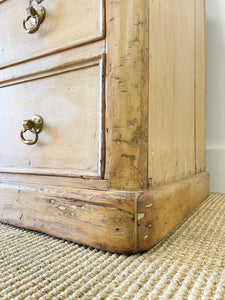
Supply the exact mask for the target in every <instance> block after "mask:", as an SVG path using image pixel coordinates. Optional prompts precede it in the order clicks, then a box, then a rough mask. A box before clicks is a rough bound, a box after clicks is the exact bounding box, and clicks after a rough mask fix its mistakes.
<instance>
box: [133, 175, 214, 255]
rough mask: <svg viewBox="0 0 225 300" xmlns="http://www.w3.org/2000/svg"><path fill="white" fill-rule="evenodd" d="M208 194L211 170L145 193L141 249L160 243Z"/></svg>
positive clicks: (140, 212) (140, 223)
mask: <svg viewBox="0 0 225 300" xmlns="http://www.w3.org/2000/svg"><path fill="white" fill-rule="evenodd" d="M208 195H209V174H208V173H207V172H202V173H200V174H198V175H194V176H191V177H189V178H185V179H182V180H178V181H176V182H173V183H170V184H166V185H162V186H160V187H157V188H154V189H152V190H149V191H147V192H145V193H143V195H141V196H140V197H139V200H138V246H137V248H138V251H145V250H148V249H149V248H151V247H153V246H154V245H155V244H157V243H158V242H159V241H160V240H161V239H162V238H164V237H165V236H166V235H167V234H168V233H170V232H171V230H173V229H174V228H175V226H176V225H178V224H179V223H180V222H181V221H182V220H183V219H184V218H185V217H187V216H188V215H189V214H190V213H191V212H192V211H193V210H194V209H195V208H196V207H197V206H198V205H199V204H200V203H201V202H202V201H203V200H205V199H206V198H207V197H208Z"/></svg>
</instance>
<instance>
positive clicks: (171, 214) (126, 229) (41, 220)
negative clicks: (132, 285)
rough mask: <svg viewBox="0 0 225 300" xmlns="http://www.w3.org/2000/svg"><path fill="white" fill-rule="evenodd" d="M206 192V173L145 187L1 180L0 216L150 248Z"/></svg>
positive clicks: (100, 241)
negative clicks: (127, 189)
mask: <svg viewBox="0 0 225 300" xmlns="http://www.w3.org/2000/svg"><path fill="white" fill-rule="evenodd" d="M208 195H209V175H208V173H207V172H203V173H200V174H198V175H195V176H192V177H189V178H185V179H182V180H179V181H177V182H173V183H170V184H166V185H163V186H160V187H157V188H154V189H149V190H146V191H130V192H121V191H111V190H108V191H100V190H92V189H78V188H73V187H61V186H48V185H41V184H33V183H30V184H29V183H24V182H16V181H12V180H11V179H10V180H9V181H8V182H7V180H6V179H4V181H0V221H1V222H5V223H8V224H12V225H15V226H19V227H23V228H27V229H32V230H37V231H41V232H44V233H47V234H50V235H53V236H56V237H60V238H64V239H67V240H71V241H74V242H77V243H81V244H85V245H88V246H91V247H96V248H100V249H104V250H107V251H111V252H118V253H137V252H139V251H145V250H148V249H150V248H151V247H153V246H154V245H155V244H156V243H158V242H159V241H160V240H161V239H162V238H163V237H165V236H166V235H167V234H168V233H169V232H170V231H171V230H172V229H173V228H174V227H175V226H176V225H177V224H179V222H180V221H182V220H183V219H184V218H185V217H186V216H187V215H188V214H189V213H190V212H191V211H192V210H193V209H195V208H196V207H197V206H198V205H199V204H200V203H201V202H202V201H203V200H205V199H206V198H207V197H208Z"/></svg>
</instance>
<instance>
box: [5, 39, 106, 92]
mask: <svg viewBox="0 0 225 300" xmlns="http://www.w3.org/2000/svg"><path fill="white" fill-rule="evenodd" d="M104 53H105V41H104V40H102V41H98V42H96V43H91V44H88V45H85V46H82V47H77V48H73V49H69V50H67V51H63V52H59V53H55V54H52V55H51V56H45V57H42V58H41V59H38V60H32V61H28V62H25V63H23V64H17V65H13V66H10V67H8V68H5V69H2V70H0V87H4V86H8V85H12V84H15V83H22V82H24V81H27V80H32V79H37V78H41V77H43V76H45V77H46V76H50V75H54V74H57V73H59V71H60V70H61V71H63V69H66V70H67V71H69V70H73V69H80V68H85V67H86V66H90V65H91V64H96V60H100V58H101V57H102V56H103V54H104Z"/></svg>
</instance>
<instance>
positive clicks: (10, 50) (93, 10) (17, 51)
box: [0, 0, 105, 68]
mask: <svg viewBox="0 0 225 300" xmlns="http://www.w3.org/2000/svg"><path fill="white" fill-rule="evenodd" d="M40 5H41V6H43V7H45V9H46V17H45V19H44V21H43V23H42V24H41V27H40V29H39V30H38V31H37V32H36V33H34V34H27V33H25V32H24V31H23V19H24V18H25V17H26V8H27V7H28V6H29V5H28V1H24V0H10V1H6V2H3V3H2V4H1V10H0V20H1V24H2V26H1V28H0V45H1V48H0V53H1V55H0V68H1V67H3V66H4V67H5V66H7V65H10V64H13V63H17V62H19V61H26V60H29V59H31V58H35V57H40V56H42V55H44V54H49V53H53V52H56V51H59V50H64V49H68V48H71V47H74V46H78V45H81V44H85V43H89V42H93V41H96V40H99V39H102V38H103V37H104V35H105V23H104V22H105V17H104V11H105V9H104V0H76V1H74V0H67V1H66V2H65V1H61V0H54V1H43V2H42V3H41V4H40Z"/></svg>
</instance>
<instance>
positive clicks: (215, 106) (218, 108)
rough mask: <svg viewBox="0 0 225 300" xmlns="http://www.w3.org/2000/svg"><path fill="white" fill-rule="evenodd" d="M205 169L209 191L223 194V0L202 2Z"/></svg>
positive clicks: (224, 133) (224, 96) (224, 103)
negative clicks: (204, 33) (205, 69)
mask: <svg viewBox="0 0 225 300" xmlns="http://www.w3.org/2000/svg"><path fill="white" fill-rule="evenodd" d="M206 16H207V64H208V66H207V100H206V103H207V104H206V106H207V108H206V111H207V113H206V117H207V121H206V123H207V124H206V130H207V137H206V169H207V171H208V172H209V173H210V176H211V191H212V192H221V193H225V0H206Z"/></svg>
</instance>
